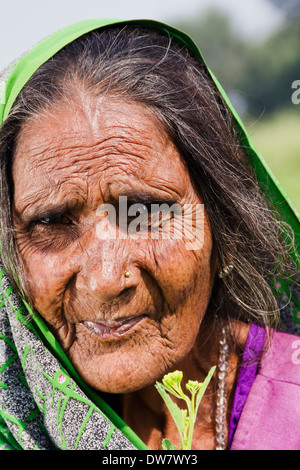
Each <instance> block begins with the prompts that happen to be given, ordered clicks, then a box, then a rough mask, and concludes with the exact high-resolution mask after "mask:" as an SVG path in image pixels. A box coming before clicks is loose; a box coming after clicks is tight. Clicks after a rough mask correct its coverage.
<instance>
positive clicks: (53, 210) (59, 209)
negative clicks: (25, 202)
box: [17, 198, 84, 225]
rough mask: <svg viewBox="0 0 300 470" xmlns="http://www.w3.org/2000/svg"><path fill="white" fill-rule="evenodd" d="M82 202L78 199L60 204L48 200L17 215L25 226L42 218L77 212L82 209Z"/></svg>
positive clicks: (33, 205)
mask: <svg viewBox="0 0 300 470" xmlns="http://www.w3.org/2000/svg"><path fill="white" fill-rule="evenodd" d="M83 205H84V201H82V200H78V199H71V200H67V199H66V200H64V201H62V202H57V203H54V202H49V200H47V198H46V200H45V201H41V202H40V203H37V204H32V206H31V207H28V209H25V210H24V211H23V212H20V213H18V214H17V215H18V217H19V219H20V221H21V222H22V223H24V224H25V225H30V224H31V223H33V222H34V221H36V220H39V219H42V218H44V217H51V216H54V215H58V214H67V213H71V212H72V211H74V210H79V209H80V208H81V207H83Z"/></svg>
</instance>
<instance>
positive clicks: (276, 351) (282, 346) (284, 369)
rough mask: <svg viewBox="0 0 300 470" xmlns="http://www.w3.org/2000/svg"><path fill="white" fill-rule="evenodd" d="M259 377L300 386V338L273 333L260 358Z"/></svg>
mask: <svg viewBox="0 0 300 470" xmlns="http://www.w3.org/2000/svg"><path fill="white" fill-rule="evenodd" d="M259 375H263V376H265V377H266V378H268V379H269V380H274V381H276V380H278V381H281V382H286V383H290V384H294V385H300V337H299V336H294V335H290V334H287V333H282V332H274V333H273V335H272V337H271V339H270V345H269V346H268V347H267V348H266V351H265V352H264V354H263V356H262V359H261V367H260V371H259ZM299 407H300V403H299Z"/></svg>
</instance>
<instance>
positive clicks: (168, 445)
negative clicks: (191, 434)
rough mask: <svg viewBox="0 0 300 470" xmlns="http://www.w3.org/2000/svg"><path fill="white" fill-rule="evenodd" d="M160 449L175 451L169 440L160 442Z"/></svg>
mask: <svg viewBox="0 0 300 470" xmlns="http://www.w3.org/2000/svg"><path fill="white" fill-rule="evenodd" d="M162 448H163V450H176V447H175V446H174V444H173V443H172V442H171V441H169V439H163V440H162Z"/></svg>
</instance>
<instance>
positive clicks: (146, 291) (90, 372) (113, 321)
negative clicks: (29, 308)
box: [12, 96, 214, 393]
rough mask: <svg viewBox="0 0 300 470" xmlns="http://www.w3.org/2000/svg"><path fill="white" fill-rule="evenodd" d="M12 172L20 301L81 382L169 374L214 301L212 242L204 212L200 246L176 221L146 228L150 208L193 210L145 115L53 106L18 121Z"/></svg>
mask: <svg viewBox="0 0 300 470" xmlns="http://www.w3.org/2000/svg"><path fill="white" fill-rule="evenodd" d="M12 171H13V182H14V206H13V218H14V226H15V230H16V238H17V245H18V250H19V255H20V259H21V261H22V266H23V270H24V277H25V279H26V283H27V291H28V294H29V296H30V298H31V299H32V302H33V305H34V307H35V308H36V310H37V311H38V312H39V313H40V315H41V316H42V317H43V318H44V319H45V321H46V322H47V324H48V326H49V327H50V329H51V330H52V331H53V332H54V334H55V336H56V337H57V339H58V341H59V342H60V344H61V345H62V347H63V348H64V350H65V351H66V353H67V355H68V356H69V358H70V359H71V361H72V363H73V364H74V365H75V367H76V369H77V370H78V372H79V373H80V374H81V376H82V377H83V379H84V380H85V381H86V382H87V383H89V384H90V385H91V386H92V387H94V388H95V389H98V390H102V391H106V392H112V393H124V392H129V391H133V390H137V389H140V388H143V387H145V386H146V385H149V384H151V383H153V382H154V381H155V380H157V379H158V378H159V377H161V376H162V375H163V374H164V373H166V372H167V371H169V370H171V369H172V368H174V367H176V364H179V363H180V361H181V360H182V359H183V358H185V357H186V356H187V354H189V353H190V351H191V350H192V348H193V346H194V343H195V340H196V337H197V334H198V330H199V326H200V323H201V320H202V318H203V316H204V313H205V310H206V307H207V304H208V301H209V298H210V293H211V288H212V282H213V277H214V268H213V261H212V258H213V257H212V237H211V232H210V227H209V224H208V221H207V217H206V215H204V223H203V226H201V227H200V232H201V233H200V238H201V237H202V236H203V241H202V242H201V243H199V244H198V245H197V247H196V248H197V249H190V248H189V247H188V244H187V232H188V231H191V230H192V229H193V228H195V225H197V224H195V222H194V223H193V225H192V228H191V227H190V228H189V229H188V231H186V233H183V232H184V230H181V229H180V227H181V226H182V225H181V226H180V223H181V224H182V216H180V215H179V214H175V215H174V218H171V220H169V225H168V223H167V222H166V221H167V219H168V217H167V216H165V215H163V217H162V221H161V223H160V224H159V226H157V225H156V228H155V229H154V232H153V233H152V232H151V230H150V228H151V229H152V226H153V224H152V223H151V220H150V215H149V214H150V207H151V206H150V204H151V203H152V204H155V203H156V204H162V203H166V204H168V205H169V206H171V205H172V204H174V203H176V204H179V205H180V207H183V206H184V204H188V205H189V206H186V207H189V208H192V209H190V215H193V216H195V214H196V208H199V207H200V206H199V204H201V200H200V199H199V196H198V195H197V193H196V192H195V189H194V187H193V185H192V183H191V180H190V178H189V174H188V172H187V169H186V167H185V165H184V163H183V161H182V159H181V157H180V155H179V153H178V151H177V150H176V148H175V146H174V145H173V143H172V142H171V141H170V139H169V138H168V136H167V135H166V133H165V132H164V130H163V129H162V126H161V125H159V123H158V122H157V121H156V119H155V118H154V116H153V115H152V114H151V113H150V111H149V110H147V109H146V108H145V107H143V106H142V105H139V104H136V103H132V102H126V101H123V102H122V101H120V100H117V99H113V98H111V97H110V98H109V97H106V98H99V99H94V98H93V99H89V98H87V97H86V96H85V97H81V99H80V100H79V99H77V100H74V102H73V103H72V104H70V102H69V103H68V104H61V105H60V106H58V107H56V108H55V109H53V110H52V111H51V113H50V112H49V113H48V114H46V113H45V114H41V115H40V116H38V117H37V118H35V119H32V120H30V121H28V122H27V123H26V124H25V126H24V127H23V129H22V131H21V133H20V136H19V139H18V142H17V147H16V152H15V157H14V162H13V170H12ZM121 196H122V198H121V199H120V197H121ZM120 200H122V201H123V203H124V201H126V202H127V209H128V208H131V211H133V212H130V211H129V212H128V211H127V212H126V213H125V215H124V211H123V210H121V209H120V207H119V202H120ZM104 204H106V205H107V206H105V207H106V209H107V208H108V209H107V211H106V212H105V211H103V210H102V209H103V207H104V206H103V205H104ZM133 204H139V206H133ZM136 207H138V208H141V209H140V211H139V212H137V213H136V214H135V213H134V209H135V208H136ZM110 208H112V209H113V211H112V214H114V211H115V214H116V217H115V218H114V217H113V216H112V217H110V218H108V213H109V212H108V210H109V209H110ZM145 214H146V215H145ZM147 214H148V217H147ZM137 217H138V218H139V217H140V219H139V220H142V221H143V224H142V225H138V226H137V220H138V219H137ZM164 217H165V219H164ZM130 224H131V225H130ZM134 226H137V230H134ZM124 227H126V228H127V229H128V233H127V236H126V230H125V228H124ZM129 227H130V230H129ZM197 228H198V232H199V224H198V225H197ZM138 230H139V231H138ZM168 230H169V232H168ZM182 233H183V234H182ZM164 234H167V236H164ZM174 234H177V236H174Z"/></svg>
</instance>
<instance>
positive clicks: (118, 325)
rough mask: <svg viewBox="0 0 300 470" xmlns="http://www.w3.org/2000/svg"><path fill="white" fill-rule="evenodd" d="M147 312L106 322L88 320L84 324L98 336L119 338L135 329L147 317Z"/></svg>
mask: <svg viewBox="0 0 300 470" xmlns="http://www.w3.org/2000/svg"><path fill="white" fill-rule="evenodd" d="M146 317H147V315H146V314H142V315H138V316H132V317H128V318H123V319H118V320H109V321H105V322H98V321H91V320H86V321H84V322H83V325H84V326H85V327H86V328H87V330H89V332H90V333H92V334H93V335H96V336H97V337H98V338H100V339H101V338H103V339H106V338H114V337H115V338H119V337H122V336H124V335H125V334H126V333H127V332H129V331H131V330H133V329H134V328H135V327H136V326H137V325H139V324H140V323H141V322H142V321H143V320H144V319H145V318H146Z"/></svg>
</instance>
